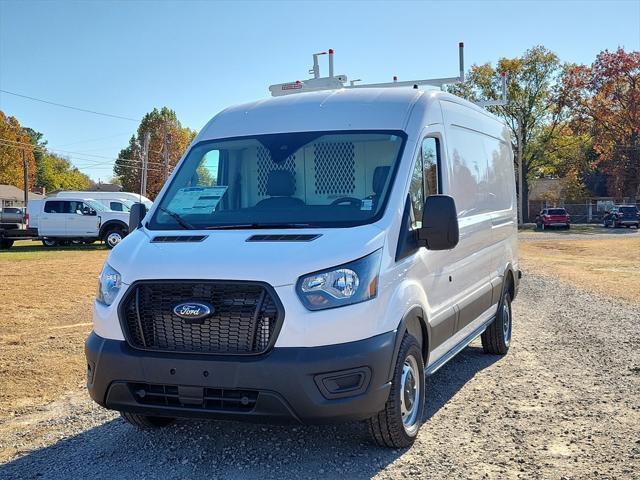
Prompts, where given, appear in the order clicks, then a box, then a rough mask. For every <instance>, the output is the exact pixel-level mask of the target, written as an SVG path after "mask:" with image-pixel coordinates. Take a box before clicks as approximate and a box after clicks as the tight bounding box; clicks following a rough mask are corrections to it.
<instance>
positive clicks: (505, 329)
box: [481, 290, 513, 355]
mask: <svg viewBox="0 0 640 480" xmlns="http://www.w3.org/2000/svg"><path fill="white" fill-rule="evenodd" d="M505 322H506V325H505ZM512 326H513V322H512V316H511V294H510V293H509V291H508V290H507V291H506V292H505V293H504V294H503V295H502V300H501V301H500V304H499V305H498V313H497V314H496V318H495V320H494V321H493V322H491V324H490V325H489V326H488V327H487V329H486V330H485V331H484V333H483V334H482V337H481V338H482V348H483V350H484V353H491V354H493V355H505V354H506V353H507V352H508V351H509V346H510V345H511V329H512Z"/></svg>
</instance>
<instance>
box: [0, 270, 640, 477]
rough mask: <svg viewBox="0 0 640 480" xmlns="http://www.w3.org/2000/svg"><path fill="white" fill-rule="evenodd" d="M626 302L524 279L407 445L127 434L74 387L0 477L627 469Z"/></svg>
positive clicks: (638, 425) (285, 432)
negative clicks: (500, 342)
mask: <svg viewBox="0 0 640 480" xmlns="http://www.w3.org/2000/svg"><path fill="white" fill-rule="evenodd" d="M638 311H639V305H637V304H625V303H622V302H620V301H617V300H612V299H609V298H607V297H603V296H597V295H594V294H590V293H585V292H583V291H581V290H578V289H576V288H574V287H571V286H568V285H567V284H564V283H561V282H559V281H558V280H555V279H552V278H549V277H543V276H536V275H526V276H525V278H524V279H523V283H522V288H521V293H520V295H519V297H518V299H517V301H516V302H515V304H514V317H515V326H514V343H513V345H512V348H511V351H510V352H509V354H508V355H507V356H506V357H504V358H501V357H496V356H490V355H484V354H483V353H482V351H481V349H480V348H479V343H478V342H477V341H476V342H474V344H473V345H472V346H471V347H469V348H467V349H466V350H465V351H464V352H462V353H461V354H460V355H459V356H458V357H457V358H456V359H454V360H453V361H452V362H450V363H449V364H448V365H447V366H445V367H444V368H442V369H441V370H440V371H439V372H437V373H436V374H435V375H434V376H433V377H431V378H430V379H429V382H428V392H429V398H428V411H427V420H426V423H425V425H424V426H423V427H422V430H421V432H420V436H419V438H418V440H417V442H416V444H415V445H414V446H413V447H412V448H411V449H408V450H397V451H391V450H384V449H380V448H376V447H374V446H373V445H372V444H371V443H370V442H369V439H368V435H367V432H366V429H365V428H364V427H363V426H362V425H361V424H350V425H342V426H329V427H300V426H293V427H291V426H289V427H287V426H268V425H252V424H243V423H231V422H201V423H199V422H196V421H181V422H179V423H178V424H177V425H176V426H173V427H171V428H169V429H167V430H164V431H162V432H157V433H155V432H154V433H139V432H136V431H135V430H134V429H133V428H132V427H130V426H128V425H126V424H125V423H124V422H123V421H122V420H120V419H119V418H118V417H117V416H116V415H114V414H113V413H111V412H107V411H105V410H102V409H100V408H99V407H97V406H94V405H93V404H92V403H91V402H89V401H88V400H87V399H86V396H85V395H84V393H83V392H82V391H80V390H79V391H78V392H77V393H75V394H70V395H69V396H67V397H65V398H64V399H62V400H60V401H58V402H55V403H54V404H51V405H49V406H48V407H46V409H45V410H42V411H40V412H37V413H35V414H33V415H31V416H28V417H27V418H20V419H13V420H9V421H20V422H22V424H23V425H24V428H22V429H21V430H20V432H19V433H16V434H15V435H12V436H11V438H4V439H0V444H2V445H0V447H1V446H4V447H6V446H8V445H14V446H17V447H18V448H21V449H22V450H21V452H20V454H19V455H18V457H17V458H15V459H14V460H12V461H10V462H9V463H6V464H4V465H3V466H0V478H2V479H5V478H21V479H26V478H53V479H63V478H65V479H66V478H111V479H113V478H163V479H174V478H176V479H177V478H208V479H214V478H276V479H280V480H282V479H299V478H336V479H337V478H339V479H346V478H349V479H350V478H369V477H376V478H405V477H407V478H408V477H414V478H443V479H444V478H500V479H502V478H522V479H532V478H534V479H535V478H545V479H547V478H556V479H569V478H571V479H573V478H598V479H601V478H620V479H633V478H636V479H640V357H639V352H640V348H639V347H640V342H639V333H640V322H639V315H638Z"/></svg>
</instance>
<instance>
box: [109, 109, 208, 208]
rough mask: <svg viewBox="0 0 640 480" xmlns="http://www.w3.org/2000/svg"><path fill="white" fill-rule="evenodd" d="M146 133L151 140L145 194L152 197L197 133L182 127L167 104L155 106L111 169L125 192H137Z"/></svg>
mask: <svg viewBox="0 0 640 480" xmlns="http://www.w3.org/2000/svg"><path fill="white" fill-rule="evenodd" d="M147 133H149V134H150V142H149V161H148V162H149V163H148V172H147V192H146V193H147V196H148V197H149V198H151V199H155V197H156V195H157V194H158V192H159V191H160V189H161V188H162V186H163V185H164V182H165V179H166V177H167V175H168V174H169V173H170V172H171V171H172V170H173V167H174V166H175V165H176V164H177V163H178V160H180V157H182V154H183V153H184V151H185V150H186V149H187V146H189V144H190V143H191V141H192V140H193V138H194V137H195V135H196V132H194V131H193V130H190V129H189V128H186V127H183V126H182V124H181V123H180V121H179V120H178V117H177V116H176V112H174V111H173V110H171V109H169V108H167V107H163V108H161V109H157V108H154V109H153V111H151V112H149V113H147V114H146V115H145V116H144V117H143V118H142V121H141V122H140V126H139V127H138V130H137V132H136V135H133V136H132V137H131V139H130V140H129V145H128V146H127V148H125V149H123V150H121V151H120V154H119V155H118V158H117V160H116V162H115V165H114V168H113V172H114V174H115V176H116V178H117V179H118V180H119V181H120V182H121V183H122V186H123V188H124V190H125V191H126V192H135V193H138V192H140V178H141V173H142V168H141V159H142V146H143V142H144V137H145V135H146V134H147ZM165 135H166V136H167V141H166V143H165ZM165 145H166V146H167V151H168V157H169V168H168V169H165V165H164V157H163V154H164V149H165Z"/></svg>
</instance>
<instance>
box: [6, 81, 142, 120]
mask: <svg viewBox="0 0 640 480" xmlns="http://www.w3.org/2000/svg"><path fill="white" fill-rule="evenodd" d="M0 92H2V93H6V94H7V95H13V96H16V97H21V98H26V99H28V100H33V101H34V102H41V103H46V104H48V105H55V106H56V107H62V108H68V109H70V110H77V111H79V112H85V113H92V114H94V115H102V116H103V117H111V118H119V119H121V120H129V121H130V122H139V121H140V119H135V118H131V117H124V116H122V115H113V114H111V113H104V112H97V111H95V110H88V109H86V108H80V107H73V106H71V105H65V104H63V103H56V102H50V101H49V100H43V99H41V98H36V97H30V96H29V95H22V94H20V93H15V92H10V91H8V90H2V89H0Z"/></svg>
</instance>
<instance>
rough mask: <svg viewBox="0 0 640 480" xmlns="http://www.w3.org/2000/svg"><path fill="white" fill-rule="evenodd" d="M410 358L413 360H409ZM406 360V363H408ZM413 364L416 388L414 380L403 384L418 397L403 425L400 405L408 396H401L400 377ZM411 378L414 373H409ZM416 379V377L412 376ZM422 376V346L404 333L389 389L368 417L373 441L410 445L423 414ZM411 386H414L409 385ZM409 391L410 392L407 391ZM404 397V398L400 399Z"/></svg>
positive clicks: (399, 446)
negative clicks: (382, 402)
mask: <svg viewBox="0 0 640 480" xmlns="http://www.w3.org/2000/svg"><path fill="white" fill-rule="evenodd" d="M410 359H412V360H410ZM407 362H408V364H409V365H408V366H407ZM412 367H415V368H416V370H417V377H418V382H417V383H418V385H417V388H415V383H416V382H415V381H414V382H413V383H412V384H411V383H409V384H405V385H406V386H407V387H408V390H407V392H410V391H413V392H417V393H418V398H417V401H414V402H412V403H411V410H410V412H409V413H407V415H410V417H409V418H408V419H407V420H408V421H410V422H411V424H410V425H409V426H405V424H404V422H403V414H402V409H403V407H404V403H405V402H407V401H408V396H407V397H402V395H403V393H404V392H403V389H402V379H403V377H405V379H407V378H408V377H406V376H405V372H406V370H405V369H406V368H409V370H411V369H412ZM409 378H413V377H409ZM414 380H415V379H414ZM406 381H409V380H406ZM424 383H425V376H424V362H423V359H422V349H421V348H420V344H419V343H418V341H417V340H416V339H415V338H414V337H412V336H411V335H409V334H405V336H404V338H403V339H402V343H401V344H400V351H399V352H398V359H397V361H396V366H395V370H394V372H393V379H392V382H391V392H389V398H388V399H387V403H386V404H385V406H384V409H383V410H382V411H380V412H378V413H377V414H376V415H374V416H373V417H371V418H370V419H369V420H368V423H369V433H370V434H371V437H372V438H373V441H374V442H375V443H376V444H378V445H379V446H381V447H389V448H405V447H409V446H410V445H411V444H412V443H413V442H414V440H415V439H416V437H417V435H418V430H419V429H420V424H421V423H422V417H423V415H424V397H425V385H424ZM411 386H413V387H414V389H413V390H412V389H411ZM407 395H409V393H407ZM403 398H404V402H403Z"/></svg>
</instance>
